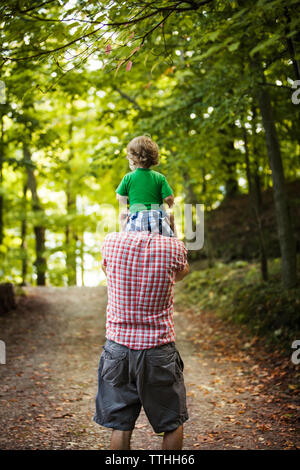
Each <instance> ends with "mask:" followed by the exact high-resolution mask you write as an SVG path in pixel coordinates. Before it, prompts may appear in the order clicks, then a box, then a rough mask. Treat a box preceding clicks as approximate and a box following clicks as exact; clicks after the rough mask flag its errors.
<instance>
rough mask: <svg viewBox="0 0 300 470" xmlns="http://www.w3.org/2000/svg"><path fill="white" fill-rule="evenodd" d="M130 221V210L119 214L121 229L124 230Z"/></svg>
mask: <svg viewBox="0 0 300 470" xmlns="http://www.w3.org/2000/svg"><path fill="white" fill-rule="evenodd" d="M127 221H128V212H121V214H120V216H119V223H120V231H121V232H123V231H124V229H125V227H126V224H127Z"/></svg>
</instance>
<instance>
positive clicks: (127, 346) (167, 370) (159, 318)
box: [94, 232, 189, 450]
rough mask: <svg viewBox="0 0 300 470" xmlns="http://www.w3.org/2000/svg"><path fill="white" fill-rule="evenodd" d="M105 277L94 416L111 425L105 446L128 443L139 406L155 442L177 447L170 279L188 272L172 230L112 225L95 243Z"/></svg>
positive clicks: (181, 405)
mask: <svg viewBox="0 0 300 470" xmlns="http://www.w3.org/2000/svg"><path fill="white" fill-rule="evenodd" d="M101 252H102V259H103V261H102V267H103V269H104V272H105V273H106V276H107V291H108V304H107V316H106V338H107V341H106V343H105V345H104V347H103V349H104V351H103V352H102V355H101V358H100V363H99V369H98V377H99V383H98V385H99V386H98V393H97V397H96V413H95V416H94V421H95V422H96V423H98V424H100V425H102V426H105V427H108V428H112V429H113V431H112V436H111V446H110V449H112V450H126V449H130V438H131V434H132V430H133V429H134V425H135V422H136V419H137V418H138V415H139V413H140V410H141V407H142V406H143V408H144V411H145V413H146V415H147V417H148V419H149V422H150V424H151V425H152V427H153V429H154V431H155V432H156V433H162V432H163V433H164V437H163V444H162V448H163V449H166V450H178V449H179V450H180V449H181V448H182V438H183V423H184V422H185V421H186V420H187V419H188V413H187V409H186V394H185V386H184V380H183V374H182V371H183V367H184V365H183V362H182V359H181V357H180V354H179V352H178V351H177V349H176V347H175V331H174V322H173V286H174V284H175V282H176V281H179V280H181V279H183V278H184V276H185V275H186V274H187V273H188V271H189V266H188V263H187V250H186V248H185V246H184V244H183V243H182V242H181V241H180V240H178V239H177V238H174V237H165V236H163V235H160V234H157V233H151V232H120V233H116V232H115V233H111V234H109V235H107V236H106V237H105V240H104V243H103V245H102V248H101Z"/></svg>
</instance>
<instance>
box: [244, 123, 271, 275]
mask: <svg viewBox="0 0 300 470" xmlns="http://www.w3.org/2000/svg"><path fill="white" fill-rule="evenodd" d="M243 131H244V143H245V160H246V174H247V181H248V192H249V199H250V205H251V209H252V212H253V215H254V218H255V221H256V225H257V231H258V240H259V252H260V269H261V275H262V278H263V280H264V281H267V280H268V260H267V253H266V244H265V237H264V232H263V227H262V220H261V206H260V190H259V189H258V187H257V185H258V181H259V180H258V178H253V180H252V174H251V168H250V158H249V146H248V135H247V130H246V129H245V128H244V129H243ZM253 137H254V139H255V135H254V136H253ZM256 169H257V166H256Z"/></svg>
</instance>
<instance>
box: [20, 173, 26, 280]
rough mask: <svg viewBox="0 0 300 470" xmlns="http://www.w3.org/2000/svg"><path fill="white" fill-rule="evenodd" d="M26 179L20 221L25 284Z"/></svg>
mask: <svg viewBox="0 0 300 470" xmlns="http://www.w3.org/2000/svg"><path fill="white" fill-rule="evenodd" d="M27 189H28V188H27V181H26V182H24V185H23V201H22V221H21V253H22V285H23V286H24V285H25V284H26V276H27V243H26V234H27Z"/></svg>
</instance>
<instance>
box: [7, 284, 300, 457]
mask: <svg viewBox="0 0 300 470" xmlns="http://www.w3.org/2000/svg"><path fill="white" fill-rule="evenodd" d="M26 292H27V296H26V297H21V298H20V299H19V302H18V308H17V309H16V310H15V311H13V312H11V313H10V314H8V315H6V316H4V317H2V318H1V325H2V327H1V334H0V336H1V339H2V340H4V341H5V342H6V352H7V363H6V365H0V429H1V434H0V448H1V449H108V448H109V440H110V434H111V433H110V430H107V429H105V428H102V427H100V426H98V425H97V424H96V423H94V422H93V421H92V417H93V414H94V398H95V394H96V390H97V367H98V361H99V356H100V353H101V351H102V345H103V343H104V341H105V338H104V334H105V306H106V288H105V287H83V288H82V287H69V288H54V287H27V288H26ZM175 323H176V330H177V338H176V346H177V348H178V349H179V351H180V353H181V356H182V358H183V361H184V363H185V368H184V375H185V383H186V388H187V401H188V410H189V415H190V419H189V420H188V421H187V422H186V424H185V427H184V434H185V437H184V449H193V450H200V449H256V448H259V449H264V448H268V449H272V448H275V449H280V448H283V449H295V448H296V447H297V445H298V447H299V433H298V441H297V429H296V422H297V410H299V406H297V404H296V386H295V385H293V384H290V381H291V379H290V377H291V373H292V372H291V365H290V361H289V360H288V359H287V360H279V359H278V358H277V359H276V358H275V359H274V358H273V362H272V361H271V362H270V361H269V362H268V361H267V360H266V359H265V358H264V360H263V361H262V360H261V358H260V355H261V354H262V353H261V350H259V349H257V345H256V343H255V342H252V343H251V342H250V343H247V340H246V339H244V337H243V335H242V334H241V333H240V331H239V330H238V329H237V328H236V327H233V326H232V325H228V324H224V323H223V322H221V321H220V320H219V319H217V318H216V317H215V316H214V315H213V314H211V313H202V314H201V315H197V312H196V311H195V310H192V309H189V310H185V311H184V312H179V311H177V310H175ZM274 360H276V361H277V362H276V363H275V364H274ZM274 366H275V367H274ZM294 367H295V366H294ZM161 440H162V438H161V436H157V435H156V434H155V433H154V432H153V430H152V428H151V427H150V426H149V424H148V421H147V419H146V417H145V415H144V413H143V412H142V413H141V415H140V417H139V418H138V421H137V424H136V428H135V430H134V432H133V438H132V448H133V449H151V450H155V449H159V448H160V445H161Z"/></svg>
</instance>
